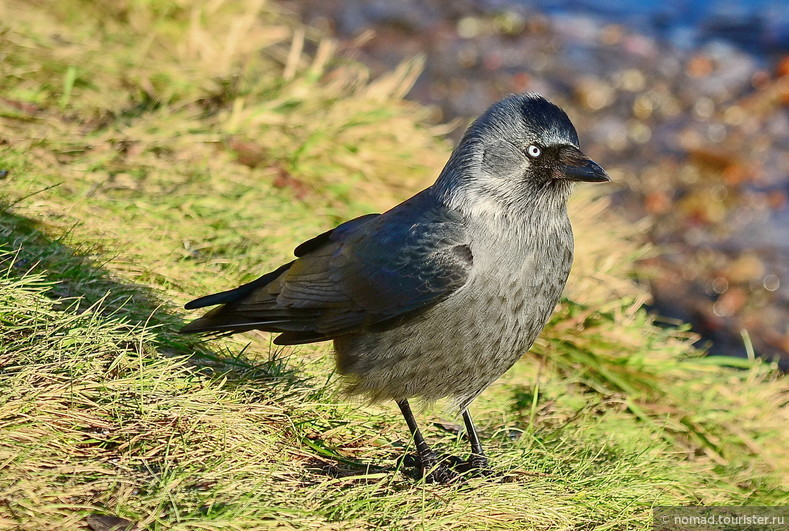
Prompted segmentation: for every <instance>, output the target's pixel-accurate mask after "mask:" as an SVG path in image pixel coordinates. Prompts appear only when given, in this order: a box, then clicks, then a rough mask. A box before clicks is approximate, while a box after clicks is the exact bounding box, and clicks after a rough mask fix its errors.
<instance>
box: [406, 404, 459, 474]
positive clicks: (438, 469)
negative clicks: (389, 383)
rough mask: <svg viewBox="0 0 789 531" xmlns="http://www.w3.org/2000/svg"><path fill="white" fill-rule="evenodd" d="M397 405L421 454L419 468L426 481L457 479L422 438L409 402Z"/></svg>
mask: <svg viewBox="0 0 789 531" xmlns="http://www.w3.org/2000/svg"><path fill="white" fill-rule="evenodd" d="M397 405H398V406H399V407H400V411H402V413H403V417H404V418H405V422H406V424H408V429H409V431H410V432H411V437H412V438H413V439H414V444H415V445H416V451H417V453H418V454H419V466H420V468H421V469H422V476H423V477H424V478H425V480H426V481H430V482H434V483H449V482H451V481H453V480H455V479H457V477H458V475H457V474H456V473H455V472H454V471H453V470H452V469H450V468H449V467H447V466H446V465H445V464H444V463H440V462H439V460H438V456H436V453H435V452H434V451H433V450H431V449H430V447H429V446H428V445H427V442H425V438H424V437H422V433H421V432H420V431H419V426H417V424H416V419H415V418H414V414H413V413H412V412H411V406H409V405H408V400H398V401H397Z"/></svg>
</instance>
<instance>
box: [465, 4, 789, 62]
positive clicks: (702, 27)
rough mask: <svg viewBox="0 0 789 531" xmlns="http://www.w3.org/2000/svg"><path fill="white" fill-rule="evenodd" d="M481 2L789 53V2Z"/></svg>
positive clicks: (684, 40) (679, 40) (686, 44)
mask: <svg viewBox="0 0 789 531" xmlns="http://www.w3.org/2000/svg"><path fill="white" fill-rule="evenodd" d="M479 3H480V4H485V5H487V6H488V7H499V8H501V7H506V6H508V5H509V6H518V5H520V6H524V7H528V8H531V9H538V10H540V11H542V12H544V13H547V14H548V15H551V16H554V17H563V16H584V17H591V18H593V19H598V20H599V21H601V22H603V23H617V24H624V25H626V26H627V27H629V28H631V29H635V30H637V31H640V32H642V33H646V34H651V35H655V36H657V37H660V38H662V39H665V40H667V41H669V42H671V43H672V44H673V45H675V46H677V47H680V48H684V49H693V48H698V47H699V46H701V45H703V44H705V43H707V42H709V41H710V40H715V39H718V40H723V41H728V42H731V43H733V44H736V45H737V46H739V47H741V48H742V49H744V50H747V51H749V52H751V53H754V54H756V55H760V56H761V55H772V54H775V53H780V52H782V51H786V50H787V49H789V4H787V2H786V0H781V1H779V0H702V1H692V2H688V1H683V0H665V1H663V2H653V1H639V0H631V1H616V0H613V1H612V0H601V1H596V2H594V1H584V0H569V1H556V0H552V1H548V2H532V1H529V0H508V1H503V0H500V1H496V0H481V1H480V2H479Z"/></svg>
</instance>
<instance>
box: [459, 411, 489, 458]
mask: <svg viewBox="0 0 789 531" xmlns="http://www.w3.org/2000/svg"><path fill="white" fill-rule="evenodd" d="M463 422H464V423H465V424H466V436H467V437H468V440H469V442H470V443H471V455H470V456H469V458H468V462H467V467H468V469H470V470H475V471H479V472H482V473H486V472H487V471H488V458H487V457H485V452H483V451H482V444H481V443H480V442H479V436H478V435H477V429H476V428H475V427H474V421H473V420H471V414H470V413H469V412H468V409H466V410H464V411H463Z"/></svg>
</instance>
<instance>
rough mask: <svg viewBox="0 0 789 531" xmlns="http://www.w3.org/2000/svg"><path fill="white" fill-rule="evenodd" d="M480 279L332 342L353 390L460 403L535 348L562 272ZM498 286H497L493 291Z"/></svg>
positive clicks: (561, 282) (376, 396)
mask: <svg viewBox="0 0 789 531" xmlns="http://www.w3.org/2000/svg"><path fill="white" fill-rule="evenodd" d="M547 271H548V272H547V273H544V274H543V275H541V276H540V277H535V276H534V275H533V274H531V275H529V276H528V278H525V276H524V275H522V274H517V275H512V278H510V279H502V278H500V276H499V277H497V278H495V279H493V281H492V280H491V279H490V278H485V277H484V276H479V277H476V278H474V279H472V281H471V282H470V283H469V284H468V285H466V286H464V287H463V288H462V289H461V290H459V291H458V292H457V293H456V294H454V295H453V296H452V297H450V298H448V299H447V300H445V301H444V302H442V303H440V304H438V305H436V306H434V307H433V308H431V309H429V310H427V311H426V312H424V313H423V314H421V315H419V316H418V317H417V318H415V319H413V320H412V321H410V322H406V323H403V324H401V325H399V326H397V327H394V328H392V329H390V330H386V331H382V332H376V333H372V332H370V333H365V334H358V335H352V336H345V337H341V338H337V339H336V340H335V349H336V351H337V362H338V367H339V370H340V372H341V373H343V374H346V375H348V376H349V390H350V391H351V392H353V393H365V394H368V395H370V396H371V397H372V398H373V399H380V400H383V399H403V398H411V397H422V398H424V399H426V400H437V399H440V398H443V397H447V396H451V397H455V398H456V399H458V400H459V402H460V403H461V404H463V405H465V404H466V403H468V402H470V400H472V399H473V398H474V397H475V396H476V395H478V394H479V393H480V392H481V391H482V390H484V389H485V388H486V387H487V386H488V385H490V384H491V383H493V381H495V380H496V379H497V378H498V377H499V376H501V375H502V374H503V373H504V372H505V371H506V370H507V369H509V368H510V367H511V366H512V365H513V364H514V363H515V362H516V361H517V360H518V359H519V358H520V356H521V355H523V354H524V353H525V352H526V351H527V350H528V349H529V348H530V347H531V345H532V343H533V342H534V340H535V339H536V337H537V335H538V334H539V332H540V330H542V327H543V326H544V325H545V322H546V321H547V319H548V317H549V316H550V314H551V312H552V311H553V308H554V307H555V305H556V303H557V301H558V299H559V296H560V294H561V291H562V288H563V287H564V281H565V279H566V272H565V271H556V270H553V271H551V269H550V268H548V269H547ZM491 286H493V288H491Z"/></svg>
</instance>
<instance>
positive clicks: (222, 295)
mask: <svg viewBox="0 0 789 531" xmlns="http://www.w3.org/2000/svg"><path fill="white" fill-rule="evenodd" d="M294 261H295V260H294ZM292 265H293V262H290V263H287V264H285V265H283V266H281V267H279V268H277V269H275V270H274V271H272V272H271V273H266V274H265V275H263V276H262V277H260V278H258V279H255V280H253V281H252V282H249V283H247V284H244V285H243V286H239V287H237V288H234V289H230V290H227V291H222V292H219V293H212V294H211V295H206V296H205V297H200V298H198V299H195V300H193V301H189V302H187V303H186V304H185V305H184V309H186V310H195V309H197V308H205V307H206V306H216V305H217V304H228V303H231V302H236V301H240V300H241V299H243V298H244V297H246V296H247V295H249V294H250V293H252V292H253V291H255V290H256V289H257V288H260V287H263V286H266V285H268V284H270V283H271V282H272V281H273V280H275V279H276V278H277V277H279V276H280V275H281V274H282V273H284V272H285V271H287V270H288V269H290V266H292Z"/></svg>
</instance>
